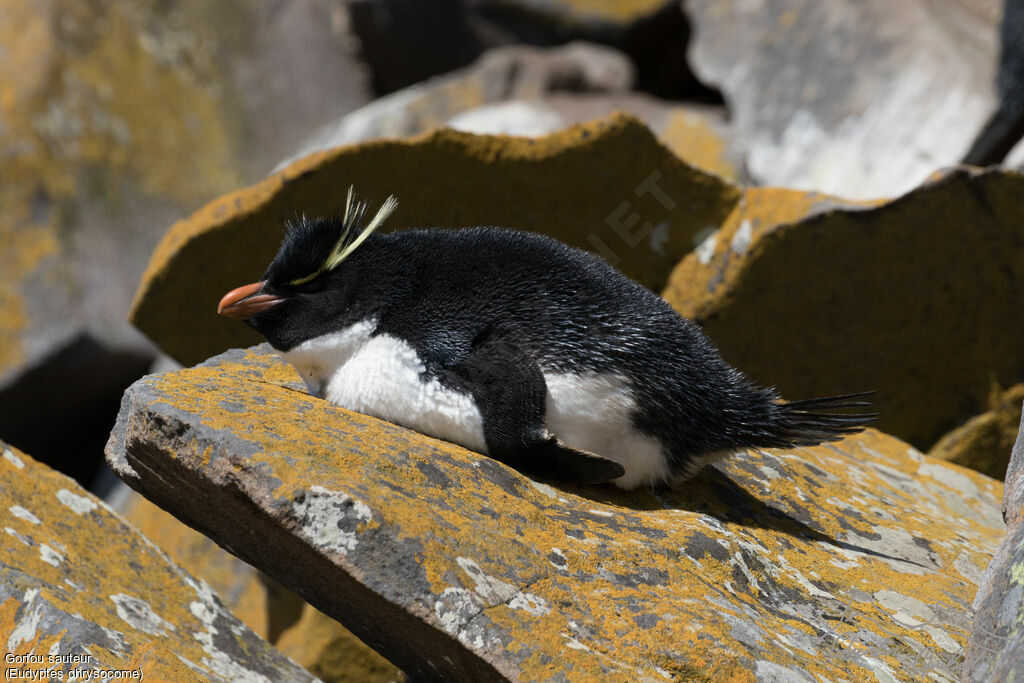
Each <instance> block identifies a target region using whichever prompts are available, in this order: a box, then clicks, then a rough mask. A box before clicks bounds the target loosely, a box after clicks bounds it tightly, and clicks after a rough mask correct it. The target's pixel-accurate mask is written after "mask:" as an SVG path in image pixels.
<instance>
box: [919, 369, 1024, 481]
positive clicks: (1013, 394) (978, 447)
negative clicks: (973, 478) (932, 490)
mask: <svg viewBox="0 0 1024 683" xmlns="http://www.w3.org/2000/svg"><path fill="white" fill-rule="evenodd" d="M1021 401H1024V384H1017V385H1015V386H1013V387H1011V388H1009V389H1007V390H1006V391H1004V392H1001V393H995V394H994V395H992V396H991V397H990V399H989V406H988V410H987V411H986V412H984V413H982V414H981V415H976V416H974V417H972V418H971V419H970V420H968V421H967V422H965V423H964V424H963V425H961V426H959V427H957V428H956V429H954V430H953V431H951V432H950V433H949V434H946V435H945V436H943V437H942V438H941V439H939V441H938V442H937V443H936V444H935V445H934V446H932V448H931V450H930V451H928V455H930V456H931V457H933V458H938V459H939V460H947V461H949V462H955V463H956V464H957V465H963V466H964V467H970V468H971V469H974V470H978V471H979V472H981V473H983V474H987V475H988V476H990V477H992V478H993V479H1002V478H1003V477H1005V476H1006V468H1007V466H1008V465H1009V463H1010V452H1011V451H1012V449H1013V443H1014V440H1015V439H1016V438H1017V427H1018V425H1019V424H1020V406H1021Z"/></svg>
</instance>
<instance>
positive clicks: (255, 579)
mask: <svg viewBox="0 0 1024 683" xmlns="http://www.w3.org/2000/svg"><path fill="white" fill-rule="evenodd" d="M122 509H123V512H122V514H123V515H124V517H125V518H126V519H127V520H128V521H129V522H130V523H131V524H133V525H134V526H135V527H137V528H138V529H139V531H141V532H142V533H143V534H145V535H146V537H147V538H149V539H150V540H152V541H153V542H154V543H156V544H157V545H158V546H159V547H160V548H162V549H163V550H164V551H165V552H166V553H167V554H168V555H170V557H171V559H172V560H174V561H175V562H176V563H177V564H178V565H179V566H180V567H182V568H183V569H185V570H186V571H188V572H189V573H190V574H191V575H193V576H195V577H197V578H199V579H202V580H204V581H206V582H207V583H208V584H210V588H211V589H212V590H213V591H214V592H215V593H216V594H217V595H218V596H220V598H221V599H222V600H223V602H224V604H225V605H226V606H227V607H228V609H230V610H231V612H232V613H233V614H234V615H235V616H236V617H238V618H239V619H240V620H241V621H242V623H244V624H245V625H246V626H248V627H249V628H251V629H252V630H253V631H254V632H255V633H256V634H257V635H258V636H260V637H261V638H263V639H265V640H267V641H268V642H270V643H272V644H273V645H274V646H275V647H277V648H278V649H279V650H281V651H282V652H283V653H284V654H285V655H287V656H288V657H291V658H292V659H293V660H295V661H296V662H298V663H299V664H300V665H301V666H303V667H304V668H306V669H307V670H308V671H310V672H312V673H313V675H315V676H316V677H317V678H319V679H321V680H322V681H325V683H332V682H335V681H337V682H339V683H340V682H341V681H366V682H367V683H370V682H371V681H382V682H383V681H391V680H402V678H403V677H402V676H401V672H399V671H398V669H396V668H395V667H394V666H393V665H391V664H390V663H388V661H387V660H386V659H384V658H383V657H381V656H380V655H378V654H377V653H376V652H374V651H373V650H371V649H370V648H369V647H367V646H366V645H364V644H363V643H361V642H360V641H359V640H358V639H357V638H356V637H355V636H353V635H352V634H351V633H350V632H348V631H347V630H346V629H345V628H344V627H343V626H342V625H341V624H339V623H338V622H336V621H335V620H334V619H331V618H330V617H328V616H325V615H324V614H322V613H320V612H318V611H317V610H316V609H315V608H313V607H311V606H309V605H307V604H306V603H305V602H304V601H303V600H302V599H301V598H300V597H298V596H297V595H295V594H294V593H291V592H290V591H288V590H287V589H285V588H283V587H281V586H276V585H275V586H273V588H268V586H267V581H265V580H263V579H261V577H260V574H259V571H258V570H257V569H255V568H253V567H251V566H250V565H248V564H246V563H245V562H243V561H242V560H240V559H238V558H237V557H235V556H233V555H231V554H230V553H228V552H227V551H225V550H223V549H222V548H220V547H219V546H218V545H217V544H216V543H214V542H213V541H212V540H210V539H209V538H207V537H206V536H203V535H202V534H200V533H199V532H197V531H195V530H193V529H190V528H189V527H187V526H185V525H184V524H182V523H181V522H179V521H178V520H176V519H175V518H174V517H173V516H172V515H171V514H170V513H168V512H165V511H164V510H161V509H160V508H158V507H157V506H156V505H153V504H152V503H151V502H149V501H148V500H146V499H145V498H143V497H142V496H139V495H138V494H134V495H133V496H132V497H131V498H130V499H129V500H128V502H127V503H126V504H125V505H124V506H122ZM271 583H276V582H272V581H271ZM282 592H283V593H284V594H283V595H282V594H281V593H282ZM292 611H294V612H295V615H294V616H298V617H299V620H298V621H295V618H294V616H293V615H292V614H291V612H292ZM272 626H273V628H272ZM282 628H283V629H284V632H283V633H279V632H278V631H279V630H280V629H282Z"/></svg>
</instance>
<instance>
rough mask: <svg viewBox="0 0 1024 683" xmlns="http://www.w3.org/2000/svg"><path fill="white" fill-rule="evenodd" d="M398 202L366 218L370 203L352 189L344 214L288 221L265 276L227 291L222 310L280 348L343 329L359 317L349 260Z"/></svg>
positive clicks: (355, 283) (389, 200) (390, 201)
mask: <svg viewBox="0 0 1024 683" xmlns="http://www.w3.org/2000/svg"><path fill="white" fill-rule="evenodd" d="M397 206H398V202H397V201H396V200H395V198H394V197H393V196H392V197H388V198H387V199H386V200H385V201H384V203H383V204H382V205H381V207H380V209H378V211H377V213H376V215H374V217H373V218H372V219H371V220H370V221H369V222H365V217H366V209H367V204H366V202H360V201H356V200H355V197H354V193H353V190H352V188H351V187H350V188H349V190H348V197H347V199H346V201H345V210H344V212H343V213H342V214H341V215H339V216H335V217H332V218H317V219H312V220H308V219H306V217H305V216H303V217H302V218H301V219H298V220H295V221H292V222H289V223H287V224H286V233H285V237H284V240H283V242H282V243H281V248H280V249H279V250H278V252H277V255H276V256H275V257H274V259H273V261H271V263H270V265H269V266H268V267H267V270H266V272H265V273H264V274H263V277H262V278H260V280H259V281H258V282H254V283H252V284H248V285H243V286H241V287H237V288H235V289H233V290H231V291H230V292H228V293H227V294H225V295H224V296H223V298H221V300H220V304H219V305H218V306H217V312H218V313H220V314H221V315H224V316H227V317H229V318H237V319H239V320H243V321H244V322H245V323H246V324H247V325H249V326H250V327H252V328H253V329H254V330H256V331H257V332H259V333H260V334H262V335H263V336H264V337H266V338H267V341H269V342H270V344H271V346H273V347H274V348H275V349H277V350H279V351H288V350H289V349H291V348H293V347H294V346H296V345H298V344H301V343H302V342H304V341H306V340H308V339H312V338H314V337H317V336H319V335H322V334H326V333H327V332H331V331H334V330H335V329H340V328H341V327H343V326H345V325H346V324H347V323H349V322H351V321H352V320H353V319H354V318H357V317H359V315H360V311H359V310H357V309H358V306H357V304H358V302H357V301H355V300H354V297H353V293H354V292H355V291H356V290H357V289H360V287H359V285H360V284H361V283H360V281H359V280H360V278H359V276H358V273H356V272H354V270H353V268H350V267H346V266H348V265H350V264H349V263H347V262H346V261H347V259H348V258H349V257H350V256H351V255H352V253H353V252H354V251H355V250H356V249H357V248H358V247H359V246H360V245H361V244H362V243H363V242H364V241H365V240H366V239H367V238H368V237H370V235H371V234H372V233H373V231H374V230H376V229H377V228H378V227H380V225H381V224H382V223H383V222H384V220H385V219H386V218H387V217H388V216H389V215H391V213H392V212H394V210H395V208H396V207H397Z"/></svg>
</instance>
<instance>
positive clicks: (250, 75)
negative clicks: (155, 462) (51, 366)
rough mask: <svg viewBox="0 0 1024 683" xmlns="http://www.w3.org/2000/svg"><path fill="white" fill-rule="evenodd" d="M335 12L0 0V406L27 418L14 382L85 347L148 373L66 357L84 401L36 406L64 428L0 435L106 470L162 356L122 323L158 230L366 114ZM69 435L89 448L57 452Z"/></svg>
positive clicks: (250, 1)
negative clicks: (113, 428) (352, 113)
mask: <svg viewBox="0 0 1024 683" xmlns="http://www.w3.org/2000/svg"><path fill="white" fill-rule="evenodd" d="M340 11H341V8H340V7H337V6H335V7H333V9H332V6H331V3H330V2H327V1H326V0H313V1H311V2H299V3H280V2H277V0H225V1H222V2H207V0H176V1H174V2H165V1H164V0H133V1H132V2H114V1H111V0H95V1H91V2H81V1H80V0H40V1H38V2H25V1H24V0H0V46H2V50H0V179H2V181H0V394H2V395H0V412H2V413H3V414H5V415H11V412H10V411H8V410H6V408H8V407H9V406H11V405H21V406H25V405H32V406H37V399H38V393H37V392H36V391H35V390H36V387H33V386H27V384H26V382H25V381H24V380H25V376H26V375H27V374H30V373H32V372H34V371H36V370H37V369H39V368H40V367H41V366H42V365H43V364H45V363H48V362H50V361H51V360H52V359H54V358H56V359H57V360H58V361H59V360H61V359H63V358H67V357H68V355H69V354H70V353H74V352H76V351H79V350H80V348H79V347H76V343H77V341H78V340H79V339H81V338H82V336H83V335H87V336H88V337H89V338H90V339H91V340H93V341H94V342H95V343H96V345H97V346H98V348H99V349H100V350H102V352H103V353H102V354H101V355H104V356H105V357H104V358H101V361H106V360H110V359H122V360H125V359H124V357H125V356H134V357H139V356H140V355H141V356H142V361H143V362H142V367H141V368H138V367H137V363H136V362H135V358H128V359H126V360H127V362H122V363H120V364H119V366H118V368H117V369H116V370H115V371H110V370H109V367H103V366H104V365H106V363H103V364H100V363H90V362H81V363H74V364H73V365H72V366H71V367H72V368H73V371H72V372H71V373H69V374H65V375H63V376H62V377H60V378H59V381H60V382H61V383H62V384H63V385H65V386H67V387H74V389H73V390H71V391H69V392H68V393H69V394H70V395H71V396H73V397H74V398H79V397H84V398H85V399H86V400H85V401H79V402H76V403H72V404H69V403H68V402H62V401H63V399H65V398H67V396H61V395H60V394H59V393H55V392H52V387H50V389H51V393H50V395H49V396H47V397H46V398H47V399H48V403H47V404H46V405H45V406H43V405H38V406H37V407H36V410H37V413H43V414H45V415H46V419H47V420H49V421H50V423H51V424H52V423H53V422H54V421H57V422H64V423H65V424H66V425H67V426H66V429H63V430H54V429H44V430H37V431H36V432H35V435H34V436H35V438H34V439H32V440H24V439H22V438H21V434H16V433H14V432H12V431H9V430H8V429H6V428H5V425H0V434H3V435H4V437H5V438H7V439H8V440H10V441H12V442H14V443H16V444H17V445H19V446H21V447H24V448H25V449H26V450H28V452H30V453H32V454H33V456H34V457H37V458H39V459H41V460H44V461H46V462H49V463H52V464H56V465H58V466H61V465H60V463H59V462H58V461H57V458H58V457H60V456H61V455H65V456H66V454H68V453H69V452H74V454H75V457H77V458H79V459H80V460H82V461H83V463H84V464H86V465H87V466H89V467H94V466H95V465H96V464H98V463H99V462H101V461H102V443H103V442H104V441H105V438H106V433H105V432H106V429H107V428H108V427H109V424H110V423H111V422H112V421H113V419H114V417H115V415H116V412H117V402H118V400H119V398H120V396H121V394H122V393H124V389H125V388H126V387H127V386H128V384H130V383H131V382H132V381H134V380H135V379H137V378H138V377H140V376H141V375H142V374H143V372H144V371H145V369H146V368H147V367H148V366H149V365H150V363H151V362H152V357H153V355H154V353H155V349H154V348H153V347H152V345H151V344H149V343H148V342H147V341H146V340H145V339H144V338H143V336H142V335H140V334H139V332H138V331H137V330H136V329H134V328H132V327H131V326H130V325H128V324H127V323H126V321H125V318H126V315H127V312H128V309H129V306H130V304H131V294H132V292H133V291H134V288H135V286H136V285H137V284H138V282H139V278H140V277H141V275H142V271H143V269H144V267H145V263H146V259H147V258H148V256H149V254H150V253H151V252H152V250H153V248H154V247H155V246H156V244H157V242H158V241H159V239H160V236H161V235H162V234H163V232H164V231H165V230H166V227H167V226H168V225H170V224H171V223H172V222H173V221H175V220H178V219H180V218H181V217H182V216H184V215H187V214H188V213H189V212H191V211H193V210H194V209H195V207H197V206H199V205H201V203H202V202H206V201H209V200H210V199H212V198H213V197H216V196H218V195H220V194H223V193H225V192H228V191H230V190H232V189H235V188H237V187H239V186H241V185H243V184H244V183H246V182H253V181H255V180H256V179H258V178H261V177H263V176H264V175H265V174H266V173H267V170H268V169H269V168H271V166H272V164H273V163H274V162H275V161H277V160H278V159H280V158H281V157H282V156H283V155H284V154H287V153H288V152H289V151H291V150H292V149H294V148H295V145H297V144H298V143H299V142H300V141H301V140H302V139H303V138H304V137H305V135H306V134H307V133H308V131H309V130H310V129H312V128H314V127H316V126H319V125H321V124H323V123H325V122H327V121H329V120H332V119H334V118H336V117H337V116H339V115H340V114H342V113H344V112H346V111H349V110H351V109H353V108H355V107H357V106H359V105H362V104H363V103H365V102H366V100H367V93H366V88H365V87H364V86H363V84H362V74H361V72H360V70H359V68H358V65H357V62H356V60H355V59H354V58H353V57H351V56H350V55H349V54H348V52H347V51H346V49H345V47H344V43H345V40H346V33H345V30H344V21H342V20H343V18H344V15H343V14H339V12H340ZM339 22H340V23H339ZM61 369H66V367H64V366H62V368H61ZM125 374H128V375H129V376H127V377H125V376H124V375H125ZM90 393H91V394H92V395H91V396H90ZM110 398H113V403H111V402H110ZM90 399H92V400H90ZM101 407H102V409H103V410H104V412H103V413H102V415H98V414H97V415H95V416H89V417H86V416H87V415H88V414H89V413H90V411H93V410H99V409H100V408H101ZM75 420H82V422H85V423H87V424H86V425H74V426H72V425H70V424H67V423H70V422H72V421H75ZM22 424H23V422H22ZM94 425H101V429H102V430H103V432H104V433H101V434H99V435H98V439H99V441H100V444H99V447H98V448H93V444H92V443H88V442H89V441H91V439H92V437H93V434H95V429H94V427H93V426H94ZM83 427H84V429H83ZM86 429H88V430H89V431H88V432H87V431H86ZM72 434H74V435H76V436H77V435H81V436H83V437H84V440H85V441H86V442H87V443H85V444H79V445H77V446H68V444H66V443H63V442H61V441H60V440H59V439H60V437H62V436H64V435H68V436H70V435H72ZM90 449H92V450H90ZM81 481H83V482H84V483H85V484H86V485H87V486H88V485H89V484H90V482H89V480H88V479H83V480H81Z"/></svg>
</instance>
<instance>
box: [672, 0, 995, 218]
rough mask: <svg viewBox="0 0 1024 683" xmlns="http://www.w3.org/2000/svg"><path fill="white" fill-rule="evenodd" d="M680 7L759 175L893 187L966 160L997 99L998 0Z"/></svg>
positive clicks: (690, 2) (797, 0)
mask: <svg viewBox="0 0 1024 683" xmlns="http://www.w3.org/2000/svg"><path fill="white" fill-rule="evenodd" d="M683 5H684V6H685V9H686V12H687V14H688V15H689V17H690V21H691V22H692V25H693V42H692V47H691V51H690V55H691V57H692V64H693V69H694V71H695V72H696V74H697V75H698V76H699V77H700V78H701V80H703V81H704V82H705V83H707V84H708V85H711V86H713V87H717V88H718V89H719V90H720V91H721V92H722V95H723V97H724V98H725V101H726V102H727V103H728V105H729V110H730V112H731V114H732V115H733V124H734V133H735V135H736V136H737V138H738V140H739V141H740V143H741V144H743V146H744V147H745V148H746V149H747V166H748V169H749V171H750V173H751V175H752V176H753V177H754V178H755V179H756V181H757V182H758V183H760V184H764V185H778V186H782V187H791V188H794V189H800V190H814V191H818V192H828V193H832V194H836V195H840V196H843V197H858V198H864V197H867V198H871V197H892V196H896V195H898V194H902V193H903V192H906V191H907V190H909V189H911V188H913V187H915V186H916V185H918V184H919V183H920V182H921V181H922V180H924V179H925V178H926V177H927V176H928V175H929V174H931V173H932V172H934V171H935V170H937V169H939V168H942V167H946V166H949V165H951V164H954V163H957V162H958V161H959V160H960V159H961V158H962V157H963V155H964V153H965V152H966V151H967V149H968V147H969V146H970V145H971V142H972V140H974V138H975V135H976V134H977V133H978V132H979V131H980V130H981V128H982V127H983V126H984V124H985V122H986V120H987V119H988V117H989V115H990V114H992V113H993V112H994V111H995V109H996V106H997V102H996V98H995V93H994V90H995V88H994V87H993V81H994V79H995V63H996V53H997V51H998V40H997V33H998V26H999V19H1000V16H1001V12H1000V9H1001V8H1000V5H1001V3H1000V2H999V0H979V1H977V2H959V1H957V0H934V1H933V0H903V1H902V2H891V1H890V0H864V1H862V2H819V1H818V0H760V1H759V2H737V1H735V0H687V1H686V2H685V3H683ZM938 84H941V86H940V87H937V85H938Z"/></svg>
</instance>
